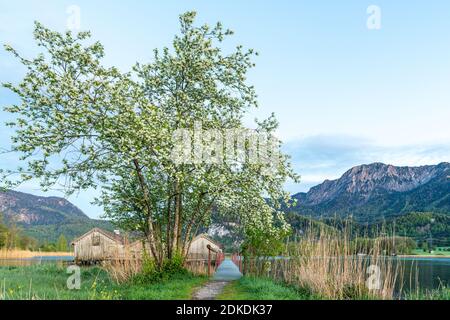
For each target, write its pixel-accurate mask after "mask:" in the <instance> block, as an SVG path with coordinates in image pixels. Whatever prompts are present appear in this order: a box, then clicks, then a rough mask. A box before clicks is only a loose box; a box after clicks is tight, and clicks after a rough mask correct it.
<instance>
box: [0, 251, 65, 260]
mask: <svg viewBox="0 0 450 320" xmlns="http://www.w3.org/2000/svg"><path fill="white" fill-rule="evenodd" d="M39 256H42V257H43V256H45V257H48V256H73V252H40V251H29V250H17V249H13V250H6V249H1V250H0V259H26V258H33V257H39Z"/></svg>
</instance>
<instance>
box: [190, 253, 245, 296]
mask: <svg viewBox="0 0 450 320" xmlns="http://www.w3.org/2000/svg"><path fill="white" fill-rule="evenodd" d="M240 277H242V273H241V272H240V271H239V268H238V267H237V266H236V265H235V264H234V263H233V262H232V261H231V260H230V259H225V260H224V261H223V262H222V263H221V264H220V266H219V268H217V271H216V273H215V274H214V277H213V280H212V281H210V282H208V283H206V284H205V285H204V286H203V287H201V288H200V289H198V290H197V291H195V292H194V294H193V295H192V299H194V300H214V299H215V298H216V296H217V295H219V294H220V293H222V291H223V288H224V287H225V286H226V285H227V284H228V283H229V282H230V281H233V280H238V279H239V278H240Z"/></svg>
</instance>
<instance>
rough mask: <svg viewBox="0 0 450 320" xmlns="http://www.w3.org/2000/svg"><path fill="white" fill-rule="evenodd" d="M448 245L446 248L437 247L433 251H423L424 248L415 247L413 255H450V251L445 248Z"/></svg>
mask: <svg viewBox="0 0 450 320" xmlns="http://www.w3.org/2000/svg"><path fill="white" fill-rule="evenodd" d="M445 249H447V247H444V248H437V249H436V250H433V251H432V253H430V252H429V251H423V250H422V249H414V250H413V251H412V254H413V255H419V256H445V257H447V256H449V257H450V251H447V250H445Z"/></svg>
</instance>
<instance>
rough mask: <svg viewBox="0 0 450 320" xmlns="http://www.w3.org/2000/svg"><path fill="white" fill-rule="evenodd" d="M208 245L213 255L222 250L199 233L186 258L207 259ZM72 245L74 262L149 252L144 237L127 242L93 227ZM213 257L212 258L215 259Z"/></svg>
mask: <svg viewBox="0 0 450 320" xmlns="http://www.w3.org/2000/svg"><path fill="white" fill-rule="evenodd" d="M208 245H209V246H210V248H212V249H213V250H214V251H215V252H214V254H213V256H214V257H215V255H216V253H217V252H221V251H222V250H221V246H220V244H219V243H217V242H216V241H214V240H213V239H211V238H210V237H209V236H208V235H207V234H200V235H198V236H196V237H195V238H194V239H193V240H192V243H191V247H190V249H189V253H188V255H187V259H188V260H206V259H208ZM72 246H73V248H74V255H75V262H76V263H79V264H82V263H96V262H101V261H105V260H114V259H140V258H141V257H142V255H143V253H144V248H145V251H146V252H147V253H149V252H150V247H149V245H148V242H147V241H145V240H144V239H140V240H136V241H134V242H131V243H129V244H128V243H127V242H126V241H125V239H124V238H123V237H121V236H120V235H118V234H115V233H111V232H108V231H104V230H102V229H99V228H94V229H92V230H90V231H89V232H87V233H85V234H84V235H82V236H81V237H79V238H77V239H75V240H73V241H72ZM214 257H213V259H215V258H214Z"/></svg>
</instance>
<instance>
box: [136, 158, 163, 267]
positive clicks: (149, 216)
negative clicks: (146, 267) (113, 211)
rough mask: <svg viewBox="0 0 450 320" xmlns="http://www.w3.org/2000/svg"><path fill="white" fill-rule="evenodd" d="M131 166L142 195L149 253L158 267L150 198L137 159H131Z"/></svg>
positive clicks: (158, 261) (158, 259)
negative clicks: (134, 170) (132, 165)
mask: <svg viewBox="0 0 450 320" xmlns="http://www.w3.org/2000/svg"><path fill="white" fill-rule="evenodd" d="M133 164H134V167H135V169H136V173H137V175H138V180H139V185H140V187H141V190H142V193H143V195H144V202H145V208H146V211H147V223H148V242H149V245H150V251H151V252H152V255H153V258H154V259H155V260H156V263H157V264H158V265H161V260H160V256H159V255H158V253H157V250H156V246H155V243H156V239H155V231H154V228H153V219H152V209H151V204H150V196H149V194H148V189H147V186H146V185H145V180H144V176H143V175H142V170H141V167H140V166H139V162H138V160H137V159H133Z"/></svg>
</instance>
